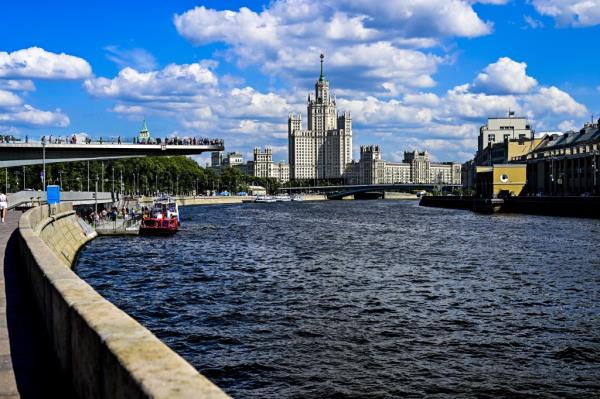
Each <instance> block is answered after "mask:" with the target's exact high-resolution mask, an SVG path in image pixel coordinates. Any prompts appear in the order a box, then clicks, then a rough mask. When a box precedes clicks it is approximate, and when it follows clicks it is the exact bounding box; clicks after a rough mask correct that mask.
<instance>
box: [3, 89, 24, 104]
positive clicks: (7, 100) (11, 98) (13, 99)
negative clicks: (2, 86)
mask: <svg viewBox="0 0 600 399" xmlns="http://www.w3.org/2000/svg"><path fill="white" fill-rule="evenodd" d="M22 102H23V101H22V100H21V98H20V97H19V96H17V95H16V94H13V93H11V92H10V91H6V90H0V108H7V107H14V106H16V105H21V103H22Z"/></svg>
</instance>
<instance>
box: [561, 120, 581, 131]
mask: <svg viewBox="0 0 600 399" xmlns="http://www.w3.org/2000/svg"><path fill="white" fill-rule="evenodd" d="M558 128H559V129H560V131H561V132H566V131H569V130H574V131H577V130H579V127H578V125H577V124H576V123H575V121H574V120H572V119H570V120H568V121H562V122H560V123H559V124H558Z"/></svg>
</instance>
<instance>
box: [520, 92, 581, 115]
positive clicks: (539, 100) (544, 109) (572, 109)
mask: <svg viewBox="0 0 600 399" xmlns="http://www.w3.org/2000/svg"><path fill="white" fill-rule="evenodd" d="M525 106H526V107H527V109H530V110H532V111H534V112H537V113H538V114H555V115H573V116H584V115H586V114H587V108H586V107H585V106H584V105H583V104H579V103H578V102H577V101H575V100H574V99H573V97H571V96H570V95H569V94H568V93H566V92H564V91H562V90H560V89H559V88H557V87H555V86H551V87H542V88H540V90H539V92H538V93H536V94H532V95H528V96H526V97H525Z"/></svg>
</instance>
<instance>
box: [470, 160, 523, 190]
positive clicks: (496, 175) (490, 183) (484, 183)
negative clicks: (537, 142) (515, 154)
mask: <svg viewBox="0 0 600 399" xmlns="http://www.w3.org/2000/svg"><path fill="white" fill-rule="evenodd" d="M475 172H476V176H475V188H476V191H477V194H478V195H479V196H481V197H484V198H501V197H508V196H519V195H521V192H522V191H523V189H524V188H525V185H526V184H527V165H526V164H500V165H494V166H477V167H476V169H475Z"/></svg>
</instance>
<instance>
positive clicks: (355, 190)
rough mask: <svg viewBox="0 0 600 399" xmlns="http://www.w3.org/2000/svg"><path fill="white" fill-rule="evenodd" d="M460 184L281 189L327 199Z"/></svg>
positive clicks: (457, 186) (364, 185)
mask: <svg viewBox="0 0 600 399" xmlns="http://www.w3.org/2000/svg"><path fill="white" fill-rule="evenodd" d="M460 187H461V185H460V184H433V183H394V184H348V185H339V186H310V187H285V188H281V189H280V190H281V191H284V192H289V193H303V192H313V193H320V194H326V195H327V198H328V199H342V198H344V197H350V196H355V195H361V194H364V195H368V194H371V196H381V197H383V193H384V192H385V191H402V192H412V191H420V190H426V191H431V190H433V189H440V190H441V191H450V190H452V189H454V188H460Z"/></svg>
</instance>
